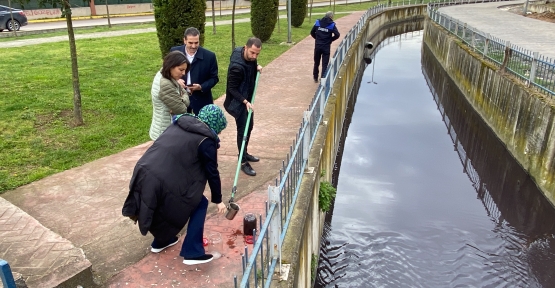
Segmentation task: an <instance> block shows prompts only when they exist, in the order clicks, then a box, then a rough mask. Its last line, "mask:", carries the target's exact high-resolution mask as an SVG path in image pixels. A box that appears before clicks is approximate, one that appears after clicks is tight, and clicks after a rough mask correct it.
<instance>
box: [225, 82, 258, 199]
mask: <svg viewBox="0 0 555 288" xmlns="http://www.w3.org/2000/svg"><path fill="white" fill-rule="evenodd" d="M259 77H260V72H256V81H255V82H254V91H253V93H252V100H251V103H253V104H254V98H255V96H256V90H257V88H258V78H259ZM251 114H252V110H251V109H249V112H248V115H247V125H245V132H244V133H243V142H242V143H241V151H239V159H238V160H237V170H235V180H233V188H232V189H231V198H229V203H231V202H233V199H234V198H235V192H237V179H239V170H241V159H243V151H244V150H245V142H246V140H247V133H248V132H249V123H250V122H251Z"/></svg>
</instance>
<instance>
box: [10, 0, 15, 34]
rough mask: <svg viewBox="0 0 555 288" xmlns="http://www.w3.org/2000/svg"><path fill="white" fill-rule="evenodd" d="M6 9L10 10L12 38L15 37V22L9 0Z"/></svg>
mask: <svg viewBox="0 0 555 288" xmlns="http://www.w3.org/2000/svg"><path fill="white" fill-rule="evenodd" d="M8 7H9V8H10V18H12V31H13V36H15V37H17V32H16V31H15V22H14V21H13V11H12V1H11V0H8Z"/></svg>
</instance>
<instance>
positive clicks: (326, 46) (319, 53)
mask: <svg viewBox="0 0 555 288" xmlns="http://www.w3.org/2000/svg"><path fill="white" fill-rule="evenodd" d="M310 35H311V36H312V38H314V39H316V41H315V42H316V45H315V46H314V70H313V71H312V74H313V78H314V82H316V83H318V66H320V58H322V74H321V77H324V76H325V75H326V70H327V69H328V63H329V61H330V46H331V42H333V41H335V40H337V38H339V31H337V26H335V22H333V12H331V11H329V12H327V13H326V16H324V18H322V19H320V20H316V23H315V24H314V27H312V30H311V31H310Z"/></svg>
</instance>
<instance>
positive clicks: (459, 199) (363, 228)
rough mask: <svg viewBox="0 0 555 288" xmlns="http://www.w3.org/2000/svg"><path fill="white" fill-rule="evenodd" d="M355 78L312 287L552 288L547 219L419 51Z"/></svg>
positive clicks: (410, 46)
mask: <svg viewBox="0 0 555 288" xmlns="http://www.w3.org/2000/svg"><path fill="white" fill-rule="evenodd" d="M383 43H384V44H385V45H383V46H381V47H379V49H378V48H376V51H377V53H376V55H375V56H374V57H373V61H372V63H371V64H368V65H367V66H366V68H365V70H364V74H363V75H362V80H361V84H360V89H359V90H358V95H355V97H356V100H355V101H353V102H354V103H355V105H354V107H351V109H350V111H349V112H350V113H348V114H349V117H350V118H349V119H347V120H346V121H349V122H350V123H349V125H347V127H348V130H347V133H346V134H345V142H344V145H343V146H342V147H341V151H340V155H339V156H338V159H337V164H336V171H335V172H336V178H335V182H336V183H334V184H336V185H337V197H336V199H335V203H334V205H333V208H332V210H331V211H330V213H328V215H327V217H326V223H325V226H324V233H323V237H322V243H321V249H320V260H319V263H318V265H317V271H316V272H315V275H314V277H315V281H314V283H315V287H555V272H554V271H555V239H554V237H555V210H554V209H553V206H552V205H551V204H550V203H548V202H547V201H546V199H545V197H544V196H543V194H542V193H541V192H540V191H539V190H538V189H537V187H536V185H535V184H534V182H533V181H532V180H531V179H530V177H529V176H528V175H527V174H526V173H525V172H524V171H523V170H522V168H521V167H520V166H519V165H518V163H516V162H515V161H514V159H513V158H512V157H511V156H510V154H509V153H508V152H507V151H506V150H505V148H504V146H503V145H502V143H500V142H499V141H498V140H497V138H496V137H495V135H493V134H492V132H491V130H490V129H489V128H488V127H487V125H485V124H484V123H483V121H481V119H480V118H479V116H478V115H476V113H475V112H474V111H473V110H472V108H471V107H470V106H469V105H468V103H467V102H466V100H465V99H464V96H463V95H462V94H461V93H460V91H458V90H457V88H456V87H455V85H454V84H453V83H452V82H451V80H450V79H449V78H448V76H447V75H445V72H444V71H443V70H442V68H441V66H440V65H439V64H438V63H437V61H436V60H435V59H434V57H433V55H431V52H430V51H429V50H428V49H427V47H426V46H425V45H423V43H422V31H419V32H410V33H405V34H402V35H398V36H395V37H390V38H388V39H386V40H384V42H383Z"/></svg>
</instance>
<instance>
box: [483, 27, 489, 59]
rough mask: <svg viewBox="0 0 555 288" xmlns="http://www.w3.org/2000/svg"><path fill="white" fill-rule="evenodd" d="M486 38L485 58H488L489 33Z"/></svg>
mask: <svg viewBox="0 0 555 288" xmlns="http://www.w3.org/2000/svg"><path fill="white" fill-rule="evenodd" d="M485 36H486V39H485V40H484V57H488V44H489V33H487V34H486V35H485Z"/></svg>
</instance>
